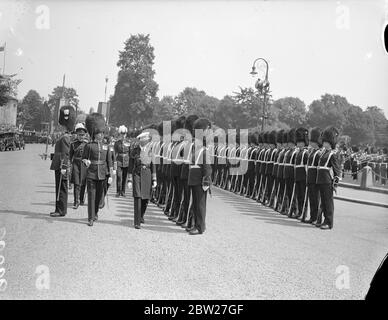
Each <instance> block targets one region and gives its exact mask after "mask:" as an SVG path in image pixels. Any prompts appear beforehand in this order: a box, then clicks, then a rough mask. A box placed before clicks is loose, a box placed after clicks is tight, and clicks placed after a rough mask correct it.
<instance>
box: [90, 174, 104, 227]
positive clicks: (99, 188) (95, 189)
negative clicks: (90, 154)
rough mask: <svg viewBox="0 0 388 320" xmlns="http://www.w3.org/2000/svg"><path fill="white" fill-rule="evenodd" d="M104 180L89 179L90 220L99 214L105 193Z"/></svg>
mask: <svg viewBox="0 0 388 320" xmlns="http://www.w3.org/2000/svg"><path fill="white" fill-rule="evenodd" d="M104 181H105V180H92V179H87V186H88V220H89V221H90V220H93V219H94V218H95V216H96V215H97V214H98V209H99V208H98V207H99V204H100V201H101V197H102V196H103V195H104Z"/></svg>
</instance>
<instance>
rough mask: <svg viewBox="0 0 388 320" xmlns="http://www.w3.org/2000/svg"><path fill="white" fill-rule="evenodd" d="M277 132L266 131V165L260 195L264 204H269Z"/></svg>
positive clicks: (272, 185)
mask: <svg viewBox="0 0 388 320" xmlns="http://www.w3.org/2000/svg"><path fill="white" fill-rule="evenodd" d="M276 140H277V132H276V130H272V131H271V132H269V133H268V136H267V142H268V151H267V154H266V157H265V161H266V166H265V173H264V174H265V187H264V192H263V197H262V203H263V204H264V205H270V198H271V194H272V191H273V187H274V179H275V178H274V176H273V175H272V171H273V167H274V162H275V155H276V153H277V148H276Z"/></svg>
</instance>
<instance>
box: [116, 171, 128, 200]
mask: <svg viewBox="0 0 388 320" xmlns="http://www.w3.org/2000/svg"><path fill="white" fill-rule="evenodd" d="M127 175H128V167H117V177H116V192H117V193H119V194H120V193H123V194H124V193H125V185H126V182H127Z"/></svg>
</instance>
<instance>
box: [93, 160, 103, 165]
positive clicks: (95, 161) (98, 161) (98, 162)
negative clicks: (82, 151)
mask: <svg viewBox="0 0 388 320" xmlns="http://www.w3.org/2000/svg"><path fill="white" fill-rule="evenodd" d="M90 163H91V164H104V163H105V161H103V160H92V161H90Z"/></svg>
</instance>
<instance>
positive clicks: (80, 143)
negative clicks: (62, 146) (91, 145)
mask: <svg viewBox="0 0 388 320" xmlns="http://www.w3.org/2000/svg"><path fill="white" fill-rule="evenodd" d="M75 132H76V134H77V138H76V139H75V140H74V141H73V142H72V143H71V145H70V161H71V164H72V166H71V180H70V182H71V183H73V184H74V207H73V209H77V208H78V207H79V205H80V204H81V205H83V204H84V195H85V188H86V170H87V168H86V167H85V165H84V164H83V163H82V154H83V152H84V147H85V145H86V143H88V140H87V139H86V133H87V130H86V128H85V125H84V124H83V123H77V124H76V126H75Z"/></svg>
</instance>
